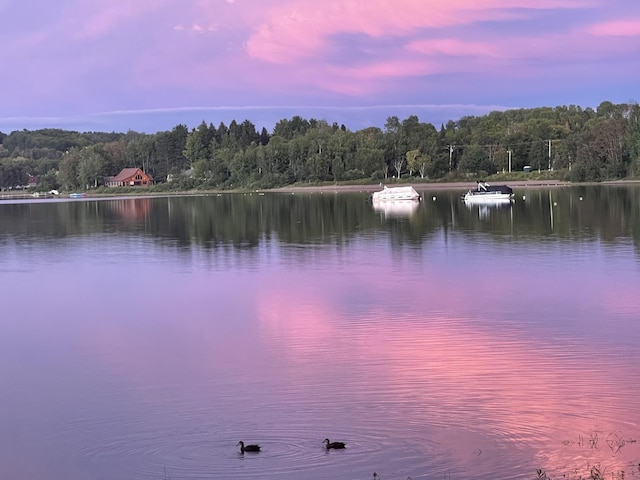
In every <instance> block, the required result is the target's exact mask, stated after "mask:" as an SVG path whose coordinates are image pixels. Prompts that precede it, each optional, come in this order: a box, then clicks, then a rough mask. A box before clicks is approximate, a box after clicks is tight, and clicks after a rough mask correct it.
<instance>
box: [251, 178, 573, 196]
mask: <svg viewBox="0 0 640 480" xmlns="http://www.w3.org/2000/svg"><path fill="white" fill-rule="evenodd" d="M491 183H493V182H491ZM497 183H499V184H500V185H507V186H509V187H511V188H541V187H554V188H555V187H568V186H572V185H576V184H572V183H570V182H563V181H560V180H524V181H518V180H511V181H505V182H497ZM386 185H387V186H388V187H413V188H415V189H416V191H418V192H425V191H429V190H461V191H463V192H466V191H467V190H469V189H470V188H473V187H474V185H475V182H443V183H436V182H434V183H390V184H386ZM580 185H583V184H580ZM381 186H382V183H381V184H378V185H373V184H370V185H308V186H307V185H304V186H303V185H297V186H288V187H279V188H273V189H269V190H257V191H259V192H265V193H266V192H281V193H302V192H310V193H314V192H376V191H378V190H380V188H381Z"/></svg>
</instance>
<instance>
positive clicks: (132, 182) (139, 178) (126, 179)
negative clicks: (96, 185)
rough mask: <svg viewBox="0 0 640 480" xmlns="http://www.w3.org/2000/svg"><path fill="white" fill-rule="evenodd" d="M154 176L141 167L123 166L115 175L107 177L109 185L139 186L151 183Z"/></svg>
mask: <svg viewBox="0 0 640 480" xmlns="http://www.w3.org/2000/svg"><path fill="white" fill-rule="evenodd" d="M152 183H153V177H152V176H151V175H149V174H148V173H144V172H143V171H142V170H140V169H139V168H123V169H122V171H121V172H120V173H119V174H118V175H116V176H115V177H105V178H104V184H105V185H106V186H107V187H139V186H145V185H151V184H152Z"/></svg>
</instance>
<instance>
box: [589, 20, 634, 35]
mask: <svg viewBox="0 0 640 480" xmlns="http://www.w3.org/2000/svg"><path fill="white" fill-rule="evenodd" d="M587 32H588V33H591V34H592V35H598V36H603V37H640V20H618V21H613V22H604V23H598V24H596V25H592V26H591V27H590V28H589V29H587Z"/></svg>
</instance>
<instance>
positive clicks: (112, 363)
mask: <svg viewBox="0 0 640 480" xmlns="http://www.w3.org/2000/svg"><path fill="white" fill-rule="evenodd" d="M460 193H461V192H442V191H437V192H428V191H427V192H426V193H425V197H426V200H425V201H424V202H422V203H421V204H419V205H417V206H415V208H412V207H410V206H406V205H401V206H394V207H393V208H388V209H386V210H376V209H374V208H373V207H372V206H371V205H369V204H368V203H367V202H366V201H365V199H366V194H364V193H362V194H339V195H337V194H332V193H324V194H304V195H298V194H296V195H290V194H266V195H260V196H259V195H255V194H254V195H225V196H204V197H188V198H153V199H151V198H138V199H108V200H77V201H66V202H65V201H60V202H57V201H39V202H35V201H34V202H17V203H6V202H3V203H0V292H1V298H2V302H1V307H2V310H1V311H2V317H0V360H1V361H0V382H1V384H2V388H1V389H0V405H2V408H1V409H0V425H1V426H2V428H1V429H0V478H15V479H21V480H43V479H52V480H58V479H59V480H76V479H77V480H83V479H91V480H93V479H105V480H111V479H118V480H119V479H123V480H125V479H131V480H146V479H165V478H171V479H174V480H180V479H234V478H237V479H258V478H259V479H274V480H276V479H277V480H280V479H282V480H289V479H291V480H293V479H296V480H297V479H309V480H316V479H317V480H321V479H322V480H325V479H345V480H351V479H353V480H356V479H362V480H370V479H372V478H373V472H374V471H375V472H377V473H378V474H379V475H380V477H381V478H382V479H383V480H388V479H405V478H406V477H407V476H411V477H412V478H413V479H446V480H456V479H463V480H464V479H492V480H495V479H534V478H535V476H536V469H539V468H540V469H544V470H546V471H547V473H548V474H550V475H551V476H553V477H554V478H563V475H564V476H565V477H564V478H577V477H578V476H580V475H582V476H588V474H589V471H590V469H591V468H592V467H594V466H595V467H597V468H599V469H600V471H601V472H603V473H604V474H605V475H606V476H607V478H612V479H620V478H623V477H624V478H638V477H640V466H639V462H640V445H639V444H638V443H637V440H638V439H639V438H640V423H639V421H640V414H639V413H638V412H640V368H639V366H638V365H639V361H640V325H639V321H640V294H639V292H640V267H639V265H640V263H639V246H640V189H639V188H635V187H628V188H626V187H625V188H616V187H590V188H586V187H583V188H564V189H558V190H551V191H549V190H522V191H519V190H518V189H516V194H517V201H516V203H515V205H514V206H513V207H511V208H478V207H475V208H467V207H466V206H465V205H464V204H463V203H462V202H461V201H460V199H459V195H460ZM434 195H435V196H436V198H435V200H433V199H432V196H434ZM523 196H524V197H525V198H523ZM325 437H329V438H330V439H331V440H340V441H345V442H346V443H347V449H346V450H344V451H329V452H327V451H325V450H324V448H323V444H322V440H323V439H324V438H325ZM239 440H244V441H245V442H250V443H254V442H257V443H260V444H261V445H262V448H263V451H262V452H261V453H260V454H257V455H255V454H254V455H250V454H245V455H244V456H242V455H240V454H239V453H238V447H237V446H236V445H237V443H238V441H239Z"/></svg>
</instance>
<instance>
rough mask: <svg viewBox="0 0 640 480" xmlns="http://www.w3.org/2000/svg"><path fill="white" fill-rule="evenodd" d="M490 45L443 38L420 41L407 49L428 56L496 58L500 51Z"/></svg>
mask: <svg viewBox="0 0 640 480" xmlns="http://www.w3.org/2000/svg"><path fill="white" fill-rule="evenodd" d="M495 47H496V46H495V45H492V44H490V43H481V42H464V41H462V40H457V39H455V38H441V39H429V40H418V41H415V42H411V43H409V44H408V45H407V46H406V48H407V50H409V51H412V52H416V53H421V54H427V55H440V54H442V55H449V56H455V57H460V56H488V57H491V56H496V54H499V49H497V48H495Z"/></svg>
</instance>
